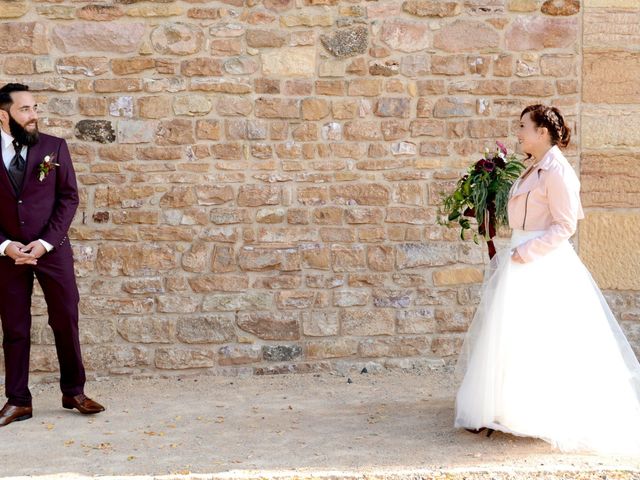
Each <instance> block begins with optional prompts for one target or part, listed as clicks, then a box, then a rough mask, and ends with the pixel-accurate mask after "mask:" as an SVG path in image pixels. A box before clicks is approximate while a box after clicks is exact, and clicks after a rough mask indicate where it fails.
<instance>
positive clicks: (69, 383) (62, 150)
mask: <svg viewBox="0 0 640 480" xmlns="http://www.w3.org/2000/svg"><path fill="white" fill-rule="evenodd" d="M28 90H29V87H27V86H25V85H20V84H17V83H9V84H7V85H5V86H4V87H2V88H0V127H1V128H0V135H1V137H2V139H1V141H0V146H1V150H0V159H1V160H2V162H1V164H0V319H1V320H2V334H3V339H2V347H3V350H4V359H5V393H6V396H7V397H8V401H7V403H6V404H5V406H4V407H3V408H2V410H0V427H3V426H5V425H8V424H10V423H11V422H14V421H19V420H26V419H28V418H31V416H32V409H31V393H30V392H29V386H28V381H29V351H30V330H31V311H30V309H31V294H32V291H33V280H34V275H35V278H37V279H38V283H39V284H40V286H41V287H42V291H43V293H44V298H45V301H46V303H47V310H48V313H49V325H50V326H51V328H52V330H53V334H54V337H55V343H56V350H57V353H58V361H59V363H60V388H61V390H62V406H63V407H64V408H68V409H73V408H75V409H77V410H79V411H80V412H81V413H84V414H90V413H98V412H101V411H103V410H104V407H102V406H101V405H100V404H98V403H96V402H94V401H93V400H91V399H90V398H87V397H86V396H85V395H84V383H85V374H84V367H83V365H82V357H81V355H80V341H79V339H78V301H79V294H78V288H77V286H76V280H75V274H74V271H73V253H72V250H71V245H70V244H69V239H68V238H67V231H68V229H69V225H70V224H71V221H72V220H73V216H74V214H75V212H76V209H77V207H78V189H77V186H76V179H75V173H74V170H73V165H72V164H71V157H70V156H69V150H68V148H67V144H66V142H65V141H64V140H63V139H61V138H57V137H52V136H50V135H45V134H42V133H40V132H38V114H37V111H36V108H37V105H36V103H35V100H34V98H33V95H31V93H30V92H29V91H28Z"/></svg>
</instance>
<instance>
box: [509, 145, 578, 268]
mask: <svg viewBox="0 0 640 480" xmlns="http://www.w3.org/2000/svg"><path fill="white" fill-rule="evenodd" d="M533 167H534V170H535V171H533V172H531V173H530V174H529V176H528V177H527V178H525V179H524V180H521V179H518V180H517V181H516V182H515V183H514V184H513V187H512V188H511V193H510V197H509V205H508V210H509V226H510V227H511V228H513V229H519V230H544V231H545V233H544V234H543V235H542V236H540V237H538V238H534V239H532V240H529V241H527V242H525V243H523V244H522V245H520V246H518V247H517V251H518V253H519V254H520V256H521V257H522V259H523V260H524V261H525V262H531V261H533V260H535V259H536V258H539V257H540V256H542V255H545V254H547V253H548V252H550V251H551V250H553V249H554V248H556V247H557V246H558V245H559V244H560V243H561V242H562V241H564V240H567V239H568V238H570V237H571V236H572V235H573V234H574V233H575V231H576V227H577V224H578V220H579V219H581V218H584V212H583V211H582V204H581V202H580V181H579V180H578V176H577V175H576V173H575V171H574V170H573V167H572V166H571V165H570V164H569V162H568V161H567V159H566V158H565V157H564V155H563V154H562V152H561V151H560V149H559V148H558V147H557V146H553V147H551V149H549V151H548V152H547V153H546V154H545V156H544V157H543V158H542V160H541V161H540V162H538V163H537V164H536V165H534V166H533Z"/></svg>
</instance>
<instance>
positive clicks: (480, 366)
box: [455, 230, 640, 455]
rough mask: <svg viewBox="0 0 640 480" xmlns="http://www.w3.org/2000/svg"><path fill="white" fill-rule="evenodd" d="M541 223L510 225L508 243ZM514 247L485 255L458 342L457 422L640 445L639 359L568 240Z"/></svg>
mask: <svg viewBox="0 0 640 480" xmlns="http://www.w3.org/2000/svg"><path fill="white" fill-rule="evenodd" d="M544 233H545V232H544V231H523V230H515V231H514V232H513V236H512V239H511V246H512V248H513V247H516V246H518V245H520V244H522V243H524V242H526V241H527V240H530V239H532V238H536V237H539V236H541V235H543V234H544ZM510 255H511V252H510V251H509V249H505V250H504V251H502V252H500V253H499V254H498V255H496V256H495V257H494V258H493V260H492V261H491V263H490V265H489V268H488V270H487V273H486V276H485V282H484V286H483V294H482V300H481V303H480V305H479V307H478V310H477V312H476V315H475V318H474V320H473V322H472V324H471V327H470V329H469V332H468V334H467V337H466V339H465V342H464V345H463V351H462V353H461V357H460V360H459V362H458V368H457V373H458V374H459V378H463V380H462V383H461V386H460V388H459V391H458V394H457V398H456V419H455V425H456V427H464V428H470V429H477V428H480V427H489V428H493V429H495V430H501V431H503V432H508V433H512V434H515V435H526V436H532V437H538V438H541V439H543V440H546V441H547V442H549V443H551V444H553V445H554V446H556V447H558V448H560V449H561V450H565V451H575V450H580V451H595V452H598V453H611V454H631V455H635V454H637V455H640V365H639V364H638V360H637V359H636V356H635V355H634V353H633V351H632V349H631V347H630V345H629V343H628V341H627V339H626V338H625V336H624V334H623V333H622V331H621V329H620V327H619V325H618V323H617V321H616V319H615V318H614V316H613V314H612V312H611V310H610V309H609V307H608V305H607V303H606V301H605V299H604V298H603V296H602V293H601V292H600V290H599V289H598V287H597V286H596V284H595V283H594V281H593V279H592V278H591V275H590V273H589V272H588V270H587V269H586V268H585V266H584V265H583V264H582V262H581V261H580V259H579V258H578V256H577V254H576V252H575V251H574V249H573V247H572V245H571V244H570V243H569V241H568V240H564V241H563V242H561V243H560V245H559V246H558V247H557V248H555V249H553V250H552V251H551V252H549V253H547V254H546V255H544V256H542V257H540V258H538V259H536V260H535V261H532V262H528V263H525V264H519V263H515V262H513V261H512V260H511V259H510Z"/></svg>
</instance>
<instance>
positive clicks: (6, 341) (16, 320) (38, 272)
mask: <svg viewBox="0 0 640 480" xmlns="http://www.w3.org/2000/svg"><path fill="white" fill-rule="evenodd" d="M34 277H35V278H37V280H38V283H39V284H40V286H41V287H42V291H43V293H44V297H45V301H46V303H47V311H48V314H49V325H50V326H51V329H52V330H53V334H54V338H55V343H56V351H57V353H58V362H59V364H60V388H61V390H62V393H63V394H64V395H70V396H73V395H77V394H80V393H83V391H84V383H85V373H84V366H83V364H82V355H81V352H80V340H79V336H78V302H79V299H80V297H79V294H78V287H77V285H76V279H75V273H74V271H73V253H72V250H71V246H70V245H69V243H68V242H65V243H64V244H63V245H61V246H60V247H57V248H55V249H53V250H52V251H51V252H49V253H46V254H44V255H43V256H42V257H41V258H39V259H38V265H36V266H31V265H15V264H14V261H13V260H12V259H11V258H9V257H0V319H1V320H2V334H3V339H2V348H3V351H4V362H5V394H6V396H7V398H8V402H9V403H10V404H11V405H15V406H31V392H30V391H29V354H30V350H31V295H32V292H33V281H34Z"/></svg>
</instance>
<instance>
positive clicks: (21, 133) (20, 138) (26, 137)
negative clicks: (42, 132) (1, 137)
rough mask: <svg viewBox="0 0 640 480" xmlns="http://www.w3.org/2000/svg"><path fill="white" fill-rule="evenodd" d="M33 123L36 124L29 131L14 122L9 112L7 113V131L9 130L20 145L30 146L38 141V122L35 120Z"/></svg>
mask: <svg viewBox="0 0 640 480" xmlns="http://www.w3.org/2000/svg"><path fill="white" fill-rule="evenodd" d="M34 123H35V126H36V128H35V130H34V131H32V132H29V131H27V130H26V129H25V128H24V127H23V126H22V125H20V124H19V123H18V122H16V121H15V120H14V119H13V116H11V114H9V131H10V132H11V136H12V137H13V139H14V140H15V141H16V142H18V143H19V144H20V145H26V146H27V147H32V146H33V145H35V144H36V143H38V137H39V132H38V123H37V121H36V122H34Z"/></svg>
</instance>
